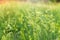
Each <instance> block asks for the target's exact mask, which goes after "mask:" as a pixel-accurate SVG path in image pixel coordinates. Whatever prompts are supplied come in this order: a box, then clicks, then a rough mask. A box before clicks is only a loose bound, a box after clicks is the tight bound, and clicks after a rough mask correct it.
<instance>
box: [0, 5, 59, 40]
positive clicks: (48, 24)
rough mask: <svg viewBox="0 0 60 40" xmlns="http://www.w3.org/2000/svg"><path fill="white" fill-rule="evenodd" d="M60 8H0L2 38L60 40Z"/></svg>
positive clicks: (11, 39) (10, 39)
mask: <svg viewBox="0 0 60 40" xmlns="http://www.w3.org/2000/svg"><path fill="white" fill-rule="evenodd" d="M59 10H60V9H54V10H53V9H52V10H51V9H49V8H46V7H34V6H33V7H31V6H25V5H24V6H23V7H17V6H16V7H15V6H14V7H13V6H10V7H8V6H4V7H2V8H0V40H60V39H59V38H60V25H59V24H60V14H59V13H60V11H59Z"/></svg>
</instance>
